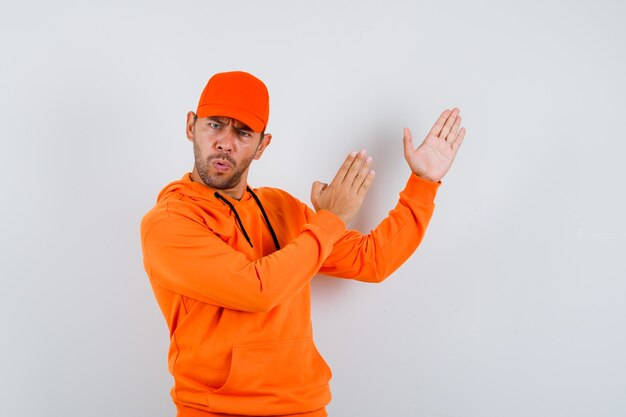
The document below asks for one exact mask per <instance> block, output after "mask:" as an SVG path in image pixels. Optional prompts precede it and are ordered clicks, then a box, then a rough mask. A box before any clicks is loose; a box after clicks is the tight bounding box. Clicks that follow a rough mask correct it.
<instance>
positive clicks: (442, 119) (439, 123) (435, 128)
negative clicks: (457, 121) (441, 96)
mask: <svg viewBox="0 0 626 417" xmlns="http://www.w3.org/2000/svg"><path fill="white" fill-rule="evenodd" d="M449 115H450V110H448V109H446V110H444V111H443V113H441V116H439V119H437V121H436V122H435V124H434V125H433V127H432V128H431V129H430V132H428V134H429V135H435V136H439V133H440V132H441V129H442V128H443V125H444V124H445V123H446V120H447V119H448V116H449Z"/></svg>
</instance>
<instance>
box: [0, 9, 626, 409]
mask: <svg viewBox="0 0 626 417" xmlns="http://www.w3.org/2000/svg"><path fill="white" fill-rule="evenodd" d="M625 18H626V5H625V3H624V2H622V1H618V0H613V1H611V0H596V1H577V2H569V1H565V0H548V1H541V2H539V1H517V2H496V1H474V2H464V1H460V0H450V1H446V2H435V1H430V2H419V1H388V2H382V1H372V0H369V1H364V0H360V1H329V0H324V1H316V2H297V1H287V0H283V1H258V2H253V1H249V2H243V1H219V2H218V1H180V2H171V1H170V2H155V1H137V2H119V3H118V4H116V2H85V1H74V2H70V1H55V2H44V1H40V2H26V1H24V2H19V3H18V2H12V3H9V2H2V3H0V51H1V53H0V60H1V61H0V138H1V141H2V142H1V143H2V145H1V146H2V147H1V149H0V170H1V172H0V174H1V176H0V178H1V181H2V187H3V190H4V192H3V194H2V205H1V206H0V219H1V220H0V221H1V227H2V231H1V234H0V245H1V246H0V257H1V258H0V271H1V284H2V286H1V288H2V302H1V303H0V320H1V321H0V326H1V327H0V328H1V335H0V373H1V374H2V377H1V380H0V415H1V416H7V417H21V416H63V417H79V416H103V417H110V416H119V417H126V416H128V417H130V416H155V417H158V416H164V417H165V416H170V417H172V416H174V414H175V412H174V407H173V405H172V404H171V400H170V398H169V389H170V387H171V384H172V380H171V377H170V375H169V374H168V373H167V345H168V336H167V329H166V326H165V322H164V320H163V318H162V316H161V313H160V311H159V310H158V307H157V304H156V301H155V300H154V297H153V295H152V292H151V289H150V286H149V283H148V279H147V277H146V275H145V273H144V271H143V266H142V257H141V249H140V241H139V222H140V219H141V217H142V215H143V214H144V213H145V212H146V211H147V210H148V209H149V208H150V207H151V206H152V205H153V204H154V201H155V198H156V195H157V193H158V192H159V190H160V189H161V188H162V187H163V186H164V185H165V184H167V183H168V182H170V181H172V180H175V179H178V178H180V177H181V176H182V175H183V173H184V172H186V171H189V170H191V168H192V161H193V159H192V147H191V144H190V143H189V142H188V141H187V140H186V139H185V137H184V123H185V113H186V112H187V111H188V110H194V109H195V106H196V104H197V100H198V97H199V95H200V92H201V91H202V88H203V87H204V84H205V83H206V81H207V80H208V78H209V77H210V75H211V74H213V73H215V72H218V71H225V70H234V69H242V70H246V71H249V72H251V73H253V74H255V75H257V76H258V77H260V78H261V79H263V80H264V81H265V82H266V84H267V85H268V87H269V90H270V96H271V115H270V123H269V128H268V131H270V132H271V133H273V135H274V139H273V141H272V144H271V146H270V147H269V148H268V150H267V151H266V153H265V154H264V156H263V158H262V159H261V160H260V161H258V162H256V163H255V164H253V166H252V171H251V175H250V183H251V185H253V186H255V187H257V186H276V187H280V188H284V189H286V190H288V191H289V192H291V193H292V194H294V195H295V196H297V197H298V198H300V199H302V200H303V201H306V202H308V201H309V197H308V195H309V190H310V184H311V183H312V182H313V181H314V180H317V179H320V180H329V179H330V178H332V175H333V174H334V172H335V170H336V168H337V167H338V165H339V164H340V162H341V161H342V160H343V158H344V156H345V154H346V153H347V152H349V151H351V150H353V149H360V148H366V149H368V151H369V152H370V154H372V155H373V157H374V164H375V169H376V172H377V177H376V182H375V185H374V187H373V188H372V190H371V192H370V195H369V196H368V197H367V199H366V202H365V207H364V209H363V210H362V212H361V214H360V216H359V218H358V219H357V220H356V221H355V223H354V225H353V226H354V227H358V228H360V229H361V230H363V231H368V230H369V229H370V228H371V227H373V226H374V225H375V224H376V223H377V222H378V221H379V220H380V219H381V218H382V217H383V216H384V215H385V213H386V212H387V210H389V209H390V208H392V207H393V205H394V204H395V201H396V198H397V193H398V192H399V191H400V190H401V188H402V187H403V186H404V183H405V181H406V178H407V175H408V169H407V167H406V165H405V162H404V160H403V158H402V142H401V137H402V128H403V127H404V126H408V127H410V128H412V129H413V132H414V134H415V136H416V139H417V140H418V141H419V140H421V138H422V137H423V136H424V134H425V133H426V132H427V130H428V129H429V128H430V126H431V124H432V122H433V121H434V120H435V119H436V117H437V116H438V115H439V113H440V112H441V111H442V110H443V109H444V108H446V107H448V106H459V107H461V109H462V114H463V116H464V125H465V126H466V127H467V129H468V134H467V136H466V139H465V143H464V145H463V148H462V149H461V152H460V154H459V157H458V159H457V161H456V163H455V165H454V166H453V168H452V170H451V171H450V173H449V175H448V176H447V177H446V178H445V179H444V183H443V185H442V187H441V188H440V192H439V195H438V197H437V209H436V212H435V216H434V218H433V221H432V223H431V226H430V228H429V230H428V233H427V236H426V239H425V240H424V242H423V244H422V246H421V247H420V248H419V249H418V253H416V255H415V256H413V257H412V258H411V259H410V261H408V262H407V263H406V264H405V265H404V266H403V267H402V268H401V269H400V270H399V271H398V272H397V273H395V274H394V275H393V276H392V277H391V278H389V279H388V280H387V281H386V282H385V283H383V284H381V285H368V284H361V283H357V282H350V281H343V280H334V279H330V278H326V277H319V278H316V279H315V280H314V294H313V298H314V299H313V303H314V317H313V319H314V326H315V332H316V341H317V343H318V346H319V349H320V351H321V352H322V353H323V355H324V356H325V358H326V359H327V361H328V362H329V364H330V365H331V367H332V369H333V371H334V377H333V380H332V382H331V384H332V385H331V386H332V389H333V394H334V399H333V401H332V403H331V405H330V406H329V408H328V410H329V412H330V415H331V417H345V416H359V417H380V416H417V417H491V416H493V417H501V416H507V417H515V416H524V417H526V416H546V417H548V416H549V417H553V416H568V417H573V416H594V417H595V416H625V415H626V395H625V393H626V353H625V352H626V306H625V301H626V282H625V281H626V261H625V260H624V254H625V253H626V221H625V220H624V213H625V212H626V197H625V192H624V184H623V183H624V179H625V178H626V175H625V174H626V169H625V168H624V162H623V161H624V155H623V154H624V151H626V145H625V144H624V141H625V139H626V137H625V134H624V113H625V112H626V104H625V97H626V81H625V78H626V77H625V74H626V57H625V55H626V54H625V51H626V26H624V23H623V22H624V20H625Z"/></svg>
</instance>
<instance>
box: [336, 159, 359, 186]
mask: <svg viewBox="0 0 626 417" xmlns="http://www.w3.org/2000/svg"><path fill="white" fill-rule="evenodd" d="M356 155H357V153H356V152H354V151H353V152H350V153H349V154H348V156H346V160H345V161H343V164H341V166H340V167H339V171H337V174H335V178H333V180H332V181H331V184H335V183H341V182H342V181H343V180H344V178H345V177H346V174H347V173H348V170H349V169H350V167H351V166H352V163H353V162H354V159H355V158H356Z"/></svg>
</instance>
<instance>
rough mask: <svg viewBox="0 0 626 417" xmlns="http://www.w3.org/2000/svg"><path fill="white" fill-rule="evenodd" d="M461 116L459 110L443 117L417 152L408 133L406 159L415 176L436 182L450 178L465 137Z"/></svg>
mask: <svg viewBox="0 0 626 417" xmlns="http://www.w3.org/2000/svg"><path fill="white" fill-rule="evenodd" d="M459 113H460V110H459V109H457V108H454V109H452V111H450V110H445V111H444V112H443V113H441V116H439V119H437V121H436V122H435V124H434V125H433V127H432V129H430V132H428V135H427V136H426V139H424V141H423V142H422V144H421V145H420V146H418V147H417V149H415V148H414V146H413V136H412V135H411V131H410V130H409V129H408V128H405V129H404V158H405V159H406V161H407V162H408V164H409V166H410V167H411V170H412V171H413V172H414V173H415V174H417V175H419V176H420V177H422V178H424V179H426V180H429V181H433V182H437V181H440V180H441V179H442V178H443V177H444V176H445V175H446V173H447V172H448V170H449V169H450V166H451V165H452V162H453V161H454V158H455V157H456V154H457V152H458V151H459V148H460V147H461V143H462V142H463V138H464V137H465V128H462V127H461V116H459Z"/></svg>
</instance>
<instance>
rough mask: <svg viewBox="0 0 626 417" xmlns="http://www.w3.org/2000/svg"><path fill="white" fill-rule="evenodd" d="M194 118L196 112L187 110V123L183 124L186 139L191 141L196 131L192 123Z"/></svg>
mask: <svg viewBox="0 0 626 417" xmlns="http://www.w3.org/2000/svg"><path fill="white" fill-rule="evenodd" d="M195 118H196V114H195V113H194V112H192V111H190V112H187V125H186V126H185V135H186V136H187V139H189V140H190V141H192V142H193V138H194V136H195V133H196V124H195V123H194V119H195Z"/></svg>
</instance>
